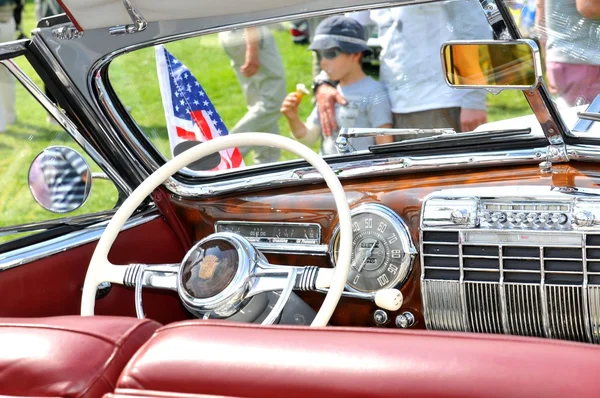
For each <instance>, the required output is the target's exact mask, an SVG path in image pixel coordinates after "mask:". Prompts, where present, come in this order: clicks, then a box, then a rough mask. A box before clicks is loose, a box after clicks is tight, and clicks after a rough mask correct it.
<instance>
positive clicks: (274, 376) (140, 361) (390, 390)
mask: <svg viewBox="0 0 600 398" xmlns="http://www.w3.org/2000/svg"><path fill="white" fill-rule="evenodd" d="M599 366H600V347H598V346H594V345H586V344H579V343H569V342H562V341H556V340H548V339H538V338H525V337H513V336H499V335H484V334H477V335H476V334H461V333H442V332H428V331H401V330H383V329H359V328H355V329H349V328H321V329H318V328H304V327H261V326H253V325H244V324H234V323H224V322H220V323H219V322H216V323H214V322H210V323H207V322H202V321H187V322H183V323H178V324H170V325H168V326H166V327H163V328H161V329H159V330H158V331H157V332H156V334H155V335H154V336H153V337H152V338H151V339H150V340H149V341H148V343H146V344H145V345H144V347H142V348H141V349H140V350H139V351H138V353H137V354H136V355H135V356H134V358H133V359H132V360H131V362H130V363H129V365H127V367H126V368H125V370H124V371H123V374H122V375H121V378H120V379H119V382H118V385H117V389H116V391H115V394H112V396H113V398H114V397H119V398H124V397H142V396H143V397H150V396H151V397H159V396H160V397H179V398H181V397H185V396H187V395H185V394H195V395H206V396H226V397H256V398H258V397H260V398H270V397H273V398H275V397H278V398H281V397H285V398H295V397H311V398H318V397H323V398H325V397H327V398H331V397H382V396H399V397H400V396H401V397H461V398H465V397H502V398H506V397H532V396H539V397H545V398H549V397H561V398H562V397H567V396H572V397H585V396H595V397H597V394H598V391H600V378H598V376H597V369H598V367H599Z"/></svg>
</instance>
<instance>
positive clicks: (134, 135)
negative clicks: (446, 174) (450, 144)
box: [61, 0, 567, 197]
mask: <svg viewBox="0 0 600 398" xmlns="http://www.w3.org/2000/svg"><path fill="white" fill-rule="evenodd" d="M427 2H429V1H417V2H412V1H411V2H408V1H405V2H403V3H406V4H416V3H427ZM481 3H482V5H483V6H484V10H485V11H486V14H487V17H488V22H489V23H490V26H492V28H493V29H494V31H496V32H498V31H499V32H501V33H500V38H503V39H518V38H520V35H519V32H518V30H517V28H516V25H515V23H514V21H513V20H512V17H510V15H509V13H508V11H507V9H506V7H505V5H504V4H503V3H499V6H498V7H497V9H492V8H490V7H489V5H490V4H492V5H494V6H495V3H493V2H491V1H487V0H484V1H482V2H481ZM399 4H400V3H389V2H374V3H372V4H364V5H361V6H353V7H345V8H344V7H343V8H340V9H336V10H324V11H323V10H321V11H309V12H304V13H299V14H294V15H293V18H302V17H309V16H319V15H326V14H329V13H331V12H333V11H335V12H342V11H353V10H358V9H367V8H381V7H389V6H391V5H394V6H398V5H399ZM486 7H487V8H486ZM490 10H492V11H490ZM291 17H292V16H291V15H289V14H285V15H281V16H277V17H267V18H263V19H256V20H252V21H245V22H233V20H234V19H235V18H234V17H231V16H226V17H224V18H223V20H222V21H215V22H214V23H213V25H214V26H212V27H209V28H205V29H200V30H198V29H196V30H193V31H192V30H190V29H189V26H190V24H189V23H187V22H186V21H181V22H182V26H181V27H178V32H177V31H176V32H174V33H173V34H169V35H167V36H165V37H163V38H161V39H160V40H159V41H158V42H156V41H149V40H139V39H138V40H124V42H125V44H126V45H121V46H120V48H119V49H114V50H113V51H111V52H109V53H108V54H107V55H105V56H103V57H99V58H98V59H97V61H96V62H94V63H93V65H92V66H91V67H90V69H89V73H88V75H87V76H88V78H87V82H86V84H87V86H88V91H89V92H90V93H94V95H91V96H90V100H91V101H92V102H93V103H94V105H95V106H96V107H97V108H98V109H99V110H100V111H101V113H102V115H103V116H104V118H105V120H106V122H108V123H107V124H109V125H111V126H112V127H113V129H108V130H107V135H109V139H114V140H118V141H124V144H125V146H126V147H127V148H128V150H129V152H130V154H128V156H133V157H135V160H136V162H134V163H133V164H136V163H137V162H139V163H140V164H139V165H136V166H135V167H136V168H137V173H139V174H142V175H143V174H149V172H151V171H152V170H155V169H157V168H158V167H160V165H161V164H162V163H164V162H165V161H166V159H165V158H164V157H163V156H162V154H160V152H158V151H157V150H156V148H155V147H154V146H153V145H152V143H151V142H150V140H148V139H147V138H146V137H145V136H144V135H143V133H141V130H140V128H139V126H138V125H137V124H136V123H135V121H134V120H133V119H132V118H131V117H130V115H129V114H128V113H127V111H126V110H125V109H124V108H123V106H121V104H120V102H119V99H118V98H117V97H116V94H115V92H114V90H112V88H111V86H110V82H109V80H108V67H109V65H110V62H111V61H112V60H114V59H115V58H116V57H118V56H119V55H121V54H123V53H125V52H130V51H134V50H136V49H139V48H143V47H147V46H149V45H153V44H158V43H166V42H169V41H173V40H178V39H184V38H188V37H194V36H198V35H203V34H210V33H217V32H219V31H224V30H228V29H231V27H232V26H234V25H235V27H236V28H240V27H244V26H253V25H255V24H257V23H261V24H262V23H275V22H281V21H284V20H289V19H290V18H291ZM227 21H229V23H227ZM163 25H168V26H169V27H170V28H171V31H173V29H174V28H173V26H174V25H175V24H174V23H172V22H171V23H151V24H149V25H148V29H149V30H150V31H151V32H152V34H156V32H157V31H162V30H163V29H162V27H163ZM499 27H500V28H499ZM166 31H169V29H166ZM92 32H93V31H92ZM86 33H88V32H86ZM141 33H143V32H141ZM91 34H92V33H90V35H91ZM105 34H106V33H105V32H104V35H105ZM134 36H135V35H134ZM128 41H129V42H130V43H127V42H128ZM61 44H64V43H61ZM523 93H524V95H525V97H526V98H527V100H528V101H529V102H530V105H532V109H533V111H534V113H535V114H536V116H537V118H538V120H539V121H541V120H544V121H545V122H544V123H541V122H540V124H541V127H542V130H543V131H544V133H545V135H546V137H547V138H548V141H549V143H550V144H551V146H554V147H558V149H557V148H555V149H554V150H553V151H548V150H547V148H542V147H536V148H530V149H522V148H519V149H518V150H516V151H514V152H511V153H509V154H507V153H506V151H503V152H499V153H495V152H494V150H493V149H492V150H488V151H481V152H477V153H473V154H472V155H473V156H469V157H468V158H466V159H465V161H464V162H463V161H460V160H457V159H455V161H448V162H446V160H445V159H443V158H440V157H437V158H436V161H433V160H432V159H428V158H427V156H424V157H418V156H413V157H410V156H408V157H407V156H404V157H401V154H398V155H397V158H393V157H390V156H389V155H388V156H387V157H378V156H374V155H371V154H368V153H367V154H357V155H353V156H352V158H351V159H350V158H348V157H341V156H335V157H331V158H326V160H327V161H328V162H329V163H330V165H331V166H332V167H333V168H334V169H337V170H338V175H339V176H340V177H341V178H351V177H357V176H367V175H368V176H372V175H373V174H377V173H380V172H383V173H387V172H396V171H401V170H403V169H406V168H407V167H417V166H418V167H419V168H429V167H462V166H464V165H471V166H472V165H474V164H477V165H479V164H481V165H490V164H496V163H498V162H503V163H506V160H507V155H508V158H510V159H511V161H512V160H514V161H515V162H516V163H521V162H534V161H539V159H540V157H545V158H548V157H549V156H550V152H552V153H554V154H555V155H553V157H554V158H556V159H565V158H566V155H565V153H566V150H565V148H564V143H565V139H564V136H565V132H566V131H567V129H566V128H565V127H564V125H563V123H562V121H561V119H560V118H559V117H558V112H557V111H556V109H555V108H554V105H553V103H552V101H551V100H550V97H549V94H548V93H547V90H546V89H545V87H544V86H543V85H540V86H539V87H538V88H537V89H535V90H530V91H527V92H523ZM500 159H501V160H500ZM310 170H312V168H310V167H308V164H307V163H306V162H304V161H302V160H293V161H286V162H281V163H277V164H274V165H267V166H256V167H254V166H252V167H248V168H245V169H239V170H231V171H226V172H220V173H219V174H218V175H215V174H214V173H206V172H204V173H202V172H193V171H189V170H184V171H180V172H179V173H178V174H176V175H175V176H173V177H172V178H171V179H169V180H168V181H166V183H165V186H166V187H167V188H168V189H169V191H171V192H172V193H175V194H178V195H181V196H190V197H194V196H204V195H209V194H210V195H212V194H214V193H217V192H223V191H229V190H230V189H235V187H237V186H238V183H237V181H239V180H241V179H245V178H247V177H249V176H252V177H255V178H256V177H258V178H257V180H256V184H255V185H256V186H257V187H263V186H264V185H265V182H264V181H262V179H261V178H260V176H261V175H262V174H265V173H267V174H268V175H269V177H268V180H271V181H272V180H273V176H274V175H277V176H278V177H279V178H281V180H279V181H282V182H283V181H285V182H289V183H298V182H299V181H307V182H308V181H315V179H314V178H312V177H310V176H312V174H314V173H313V172H311V171H310ZM309 177H310V178H309ZM215 184H216V185H218V186H219V187H218V188H215V186H216V185H215ZM225 186H228V187H229V188H224V187H225Z"/></svg>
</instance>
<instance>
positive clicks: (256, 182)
mask: <svg viewBox="0 0 600 398" xmlns="http://www.w3.org/2000/svg"><path fill="white" fill-rule="evenodd" d="M547 155H548V147H546V146H544V147H540V148H532V149H522V150H517V151H511V152H507V151H493V152H492V151H490V152H473V153H468V154H461V155H456V154H448V155H437V156H408V157H403V158H385V159H371V160H363V161H356V160H355V161H350V160H349V161H342V162H339V163H331V164H330V166H331V168H332V169H333V171H334V172H335V173H336V174H337V176H338V178H340V179H347V178H356V177H361V176H370V177H373V178H374V177H377V176H380V175H385V174H388V173H402V172H405V173H414V172H416V171H427V170H440V169H443V170H451V169H456V168H461V167H464V166H469V167H477V166H490V167H491V166H501V165H507V164H510V165H516V164H538V163H539V162H540V160H544V159H546V157H547ZM322 181H323V177H321V175H320V174H319V173H318V172H316V171H315V170H314V168H312V167H309V166H305V167H298V168H293V169H290V170H285V171H277V172H272V173H268V174H262V175H259V176H252V177H240V178H235V179H234V178H230V179H228V180H226V181H216V182H215V181H213V182H211V183H210V184H198V185H190V184H183V183H180V182H178V181H176V180H174V179H172V178H171V179H169V180H167V181H166V182H165V186H166V187H167V188H168V189H169V191H170V192H172V193H174V194H176V195H181V196H184V197H193V198H208V197H212V196H218V195H222V194H227V193H234V192H240V191H241V190H244V191H247V190H249V189H271V188H279V187H282V186H286V185H298V184H299V183H302V182H305V183H306V184H313V183H316V182H322Z"/></svg>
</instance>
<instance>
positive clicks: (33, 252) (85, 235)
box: [0, 210, 159, 272]
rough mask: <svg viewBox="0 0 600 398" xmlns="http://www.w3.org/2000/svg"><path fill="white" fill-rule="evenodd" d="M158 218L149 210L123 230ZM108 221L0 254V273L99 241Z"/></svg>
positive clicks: (131, 221)
mask: <svg viewBox="0 0 600 398" xmlns="http://www.w3.org/2000/svg"><path fill="white" fill-rule="evenodd" d="M157 217H159V216H158V215H157V214H155V211H154V210H150V211H148V212H146V213H144V214H140V215H138V216H135V217H132V218H131V219H129V220H128V221H127V222H126V223H125V226H124V227H123V230H127V229H130V228H134V227H137V226H139V225H142V224H145V223H147V222H150V221H152V220H154V219H156V218H157ZM107 224H108V221H104V222H101V223H99V224H97V225H94V226H92V227H88V228H85V229H83V230H81V231H76V232H72V233H69V234H66V235H63V236H60V237H57V238H54V239H50V240H48V241H46V242H41V243H37V244H35V245H31V246H27V247H24V248H20V249H16V250H12V251H10V252H7V253H2V254H0V272H2V271H6V270H9V269H11V268H15V267H19V266H21V265H25V264H28V263H31V262H34V261H37V260H40V259H42V258H46V257H49V256H52V255H54V254H57V253H62V252H64V251H67V250H70V249H73V248H75V247H79V246H82V245H85V244H87V243H90V242H93V241H95V240H98V239H100V236H102V233H103V232H104V229H105V227H106V225H107Z"/></svg>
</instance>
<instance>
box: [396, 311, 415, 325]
mask: <svg viewBox="0 0 600 398" xmlns="http://www.w3.org/2000/svg"><path fill="white" fill-rule="evenodd" d="M415 321H416V320H415V316H414V315H413V314H412V312H409V311H406V312H403V313H402V314H400V315H398V316H397V317H396V326H397V327H399V328H401V329H407V328H409V327H411V326H412V325H414V324H415Z"/></svg>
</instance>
